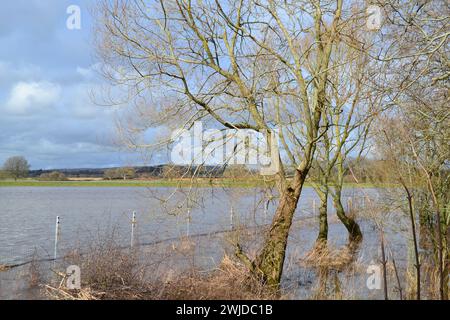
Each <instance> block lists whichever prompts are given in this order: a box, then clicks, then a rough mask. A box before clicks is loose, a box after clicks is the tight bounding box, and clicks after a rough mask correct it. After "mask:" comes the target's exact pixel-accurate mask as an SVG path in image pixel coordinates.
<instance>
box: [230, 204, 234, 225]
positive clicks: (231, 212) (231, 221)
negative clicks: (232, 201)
mask: <svg viewBox="0 0 450 320" xmlns="http://www.w3.org/2000/svg"><path fill="white" fill-rule="evenodd" d="M230 227H231V230H234V209H233V206H231V208H230Z"/></svg>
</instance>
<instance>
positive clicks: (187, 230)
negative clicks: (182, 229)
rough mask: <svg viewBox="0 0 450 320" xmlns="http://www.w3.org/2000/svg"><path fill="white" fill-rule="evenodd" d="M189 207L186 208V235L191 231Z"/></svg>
mask: <svg viewBox="0 0 450 320" xmlns="http://www.w3.org/2000/svg"><path fill="white" fill-rule="evenodd" d="M190 229H191V209H188V212H187V223H186V236H187V237H189V235H190V232H191V230H190Z"/></svg>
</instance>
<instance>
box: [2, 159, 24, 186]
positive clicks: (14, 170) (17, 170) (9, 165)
mask: <svg viewBox="0 0 450 320" xmlns="http://www.w3.org/2000/svg"><path fill="white" fill-rule="evenodd" d="M3 170H4V171H5V172H6V173H7V175H9V176H10V177H13V178H14V180H17V179H19V178H26V177H27V176H28V171H29V170H30V165H29V164H28V161H27V160H26V159H25V158H24V157H22V156H16V157H11V158H8V159H7V160H6V161H5V164H4V165H3Z"/></svg>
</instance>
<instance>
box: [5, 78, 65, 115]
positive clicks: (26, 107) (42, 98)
mask: <svg viewBox="0 0 450 320" xmlns="http://www.w3.org/2000/svg"><path fill="white" fill-rule="evenodd" d="M60 95H61V87H60V86H59V85H57V84H54V83H51V82H19V83H17V84H16V85H14V87H13V88H12V90H11V93H10V97H9V99H8V101H7V103H6V108H7V109H8V111H10V112H11V113H14V114H28V113H30V112H33V111H36V110H42V109H44V108H49V107H51V106H52V105H53V104H54V103H55V102H57V101H58V99H59V98H60Z"/></svg>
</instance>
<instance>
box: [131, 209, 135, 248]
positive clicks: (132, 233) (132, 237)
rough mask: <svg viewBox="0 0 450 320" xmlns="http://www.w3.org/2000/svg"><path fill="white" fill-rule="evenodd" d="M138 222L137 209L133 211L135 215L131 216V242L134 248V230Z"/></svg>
mask: <svg viewBox="0 0 450 320" xmlns="http://www.w3.org/2000/svg"><path fill="white" fill-rule="evenodd" d="M136 223H137V220H136V211H133V217H132V218H131V242H130V244H131V247H132V248H133V246H134V230H135V228H136Z"/></svg>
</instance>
